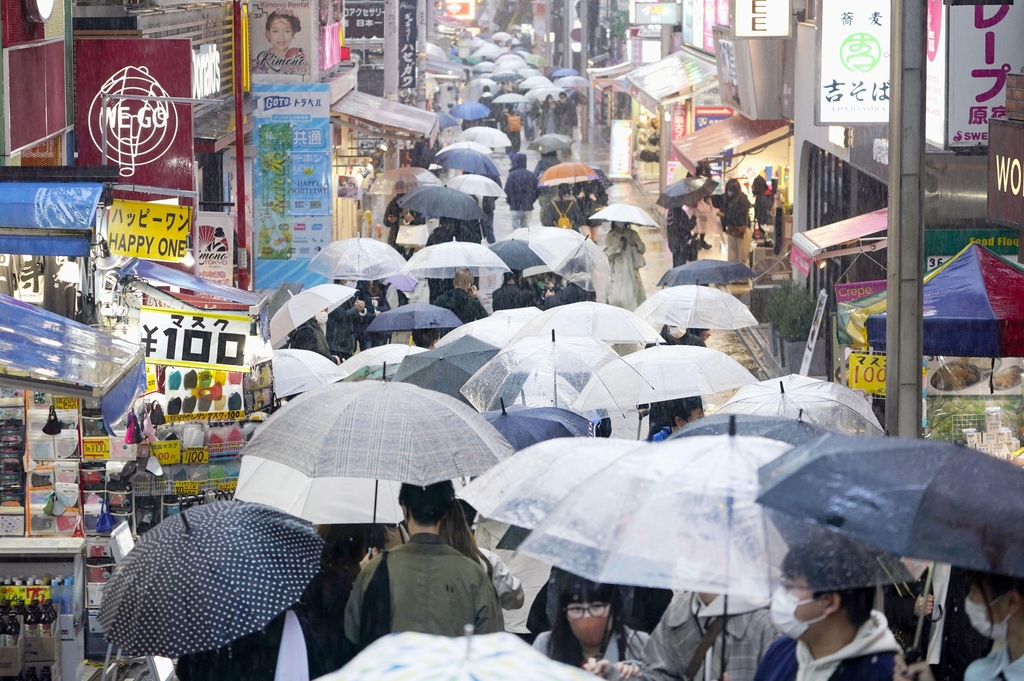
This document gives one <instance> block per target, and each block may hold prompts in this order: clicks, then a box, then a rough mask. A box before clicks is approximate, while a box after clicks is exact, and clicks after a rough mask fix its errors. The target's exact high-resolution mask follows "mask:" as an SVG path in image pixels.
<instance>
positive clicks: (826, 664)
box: [754, 534, 901, 681]
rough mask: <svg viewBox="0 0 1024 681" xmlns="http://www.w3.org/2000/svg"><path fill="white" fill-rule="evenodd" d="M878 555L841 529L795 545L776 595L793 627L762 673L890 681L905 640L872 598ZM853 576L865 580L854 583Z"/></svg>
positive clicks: (782, 623) (811, 680)
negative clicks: (894, 632) (898, 636)
mask: <svg viewBox="0 0 1024 681" xmlns="http://www.w3.org/2000/svg"><path fill="white" fill-rule="evenodd" d="M874 573H875V565H874V564H873V560H872V557H871V556H870V555H869V554H868V553H867V552H866V551H864V550H863V549H861V548H860V546H859V545H857V544H856V543H855V542H853V541H852V540H850V539H847V538H846V537H843V536H841V535H836V534H827V535H825V536H823V537H821V536H819V537H815V538H814V539H812V540H809V541H806V542H802V543H798V544H795V545H793V546H792V547H791V548H790V550H789V553H788V554H787V555H786V558H785V560H784V561H783V562H782V579H783V583H782V585H781V586H780V587H779V588H778V589H777V590H776V591H775V594H774V595H773V596H772V606H771V614H772V621H773V622H774V623H775V626H776V627H778V628H779V630H780V631H781V632H782V633H783V634H785V637H784V638H781V639H779V640H778V641H777V642H776V643H775V644H774V645H773V646H772V647H771V648H770V649H769V650H768V652H767V653H766V654H765V656H764V659H763V660H762V661H761V664H760V666H759V667H758V668H757V674H756V675H755V676H754V681H889V680H890V679H892V675H893V669H894V665H895V658H896V655H897V654H899V653H900V652H901V651H900V646H899V644H898V643H897V642H896V637H894V636H893V635H892V632H891V631H889V628H888V622H886V619H885V615H883V614H882V613H881V612H879V611H877V610H873V609H872V606H873V605H874V601H875V593H876V587H875V586H863V585H865V584H871V583H872V580H871V578H870V577H869V575H873V574H874ZM852 582H856V583H859V584H860V585H861V586H854V587H852V588H850V587H849V586H848V585H851V583H852Z"/></svg>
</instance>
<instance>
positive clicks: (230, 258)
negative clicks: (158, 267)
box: [193, 212, 235, 286]
mask: <svg viewBox="0 0 1024 681" xmlns="http://www.w3.org/2000/svg"><path fill="white" fill-rule="evenodd" d="M193 243H194V244H195V250H196V253H195V258H196V274H198V275H199V276H200V277H202V278H203V279H209V280H210V281H215V282H217V283H218V284H224V285H225V286H234V285H235V269H234V261H235V257H234V256H235V218H234V216H233V215H231V214H229V213H211V212H199V213H196V217H195V236H194V237H193Z"/></svg>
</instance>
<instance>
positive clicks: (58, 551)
mask: <svg viewBox="0 0 1024 681" xmlns="http://www.w3.org/2000/svg"><path fill="white" fill-rule="evenodd" d="M84 544H85V539H83V538H82V537H2V538H0V556H3V555H6V554H12V553H16V554H18V555H22V556H57V555H75V554H78V553H81V552H82V546H83V545H84Z"/></svg>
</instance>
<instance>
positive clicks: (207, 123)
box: [192, 95, 256, 154]
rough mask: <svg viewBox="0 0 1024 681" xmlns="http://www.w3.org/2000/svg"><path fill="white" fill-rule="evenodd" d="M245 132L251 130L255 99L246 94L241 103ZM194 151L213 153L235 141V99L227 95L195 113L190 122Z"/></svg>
mask: <svg viewBox="0 0 1024 681" xmlns="http://www.w3.org/2000/svg"><path fill="white" fill-rule="evenodd" d="M242 114H243V115H244V117H245V120H244V122H243V126H244V130H245V132H247V133H249V132H252V126H253V123H254V119H255V115H256V99H255V98H253V97H251V96H249V95H246V97H245V99H244V101H243V103H242ZM192 129H193V136H194V137H195V140H196V151H197V152H199V153H203V154H214V153H216V152H218V151H221V150H223V149H225V148H227V147H228V146H230V145H232V144H234V143H235V99H234V97H229V98H227V99H225V100H223V101H221V102H218V103H217V104H214V105H213V106H211V107H209V108H207V109H206V110H205V111H203V112H202V113H200V114H197V115H196V117H195V120H194V121H193V124H192Z"/></svg>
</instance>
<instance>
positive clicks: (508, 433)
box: [483, 403, 591, 451]
mask: <svg viewBox="0 0 1024 681" xmlns="http://www.w3.org/2000/svg"><path fill="white" fill-rule="evenodd" d="M483 416H484V418H485V419H487V420H488V421H489V422H490V424H491V425H492V426H494V427H495V428H496V429H497V431H498V432H499V433H501V434H502V435H503V436H505V439H506V440H508V442H509V444H511V445H512V447H514V448H515V449H516V451H518V450H520V449H525V448H526V447H529V446H530V445H535V444H537V443H538V442H543V441H544V440H553V439H555V438H556V437H585V436H588V435H590V434H591V425H590V420H589V419H587V418H584V417H583V416H580V415H579V414H577V413H575V412H572V411H569V410H568V409H556V408H555V407H533V408H523V407H518V408H515V409H510V410H508V411H506V410H505V407H504V403H503V404H502V408H501V411H487V412H484V415H483Z"/></svg>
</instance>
